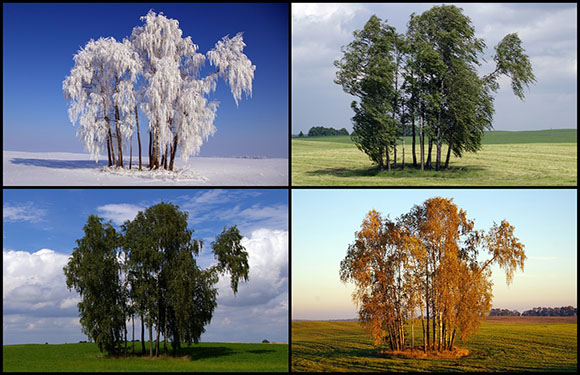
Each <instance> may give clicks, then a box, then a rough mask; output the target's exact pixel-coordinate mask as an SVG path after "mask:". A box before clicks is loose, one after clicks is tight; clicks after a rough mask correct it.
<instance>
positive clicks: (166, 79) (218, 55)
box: [63, 11, 256, 170]
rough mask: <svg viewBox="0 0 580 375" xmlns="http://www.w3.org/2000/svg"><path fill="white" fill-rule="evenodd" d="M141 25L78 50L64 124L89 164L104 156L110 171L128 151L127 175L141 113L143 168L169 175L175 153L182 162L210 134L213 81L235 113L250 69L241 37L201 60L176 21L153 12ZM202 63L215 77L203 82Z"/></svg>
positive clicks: (226, 40)
mask: <svg viewBox="0 0 580 375" xmlns="http://www.w3.org/2000/svg"><path fill="white" fill-rule="evenodd" d="M141 20H142V21H143V22H144V24H143V25H142V26H137V27H135V28H134V29H133V31H132V33H131V36H130V37H129V38H125V39H124V40H123V42H117V41H116V40H115V39H114V38H99V39H98V40H97V41H96V42H95V41H93V40H91V41H89V42H88V43H87V45H86V46H85V47H84V48H81V50H79V51H78V53H77V54H76V55H75V56H74V62H75V64H74V66H73V68H72V69H71V72H70V75H69V76H67V77H66V78H65V80H64V82H63V91H64V94H65V98H66V99H67V101H69V102H70V108H69V118H70V120H71V122H72V123H73V125H74V124H76V123H77V122H78V123H79V129H78V131H77V135H78V137H79V138H80V140H81V142H82V144H83V146H84V147H85V149H86V150H87V151H89V153H90V155H91V157H92V158H93V159H95V160H97V161H98V158H99V154H100V153H101V152H102V151H104V149H105V148H106V149H107V155H108V160H109V164H108V165H109V166H117V167H123V166H124V160H125V159H126V157H125V156H124V152H125V151H127V146H129V158H130V159H129V168H131V166H132V145H133V134H134V133H136V134H137V143H138V153H139V169H141V168H142V155H141V153H142V147H141V133H140V129H139V109H140V110H141V112H142V113H143V114H145V116H146V117H147V119H148V135H149V146H148V160H149V168H150V169H158V168H163V169H167V170H173V169H174V161H175V157H176V155H177V153H178V149H179V153H180V156H181V158H182V160H184V161H187V159H188V158H189V157H190V156H192V155H196V154H198V153H199V151H200V148H201V145H202V144H203V142H204V141H206V140H207V139H208V137H209V136H211V135H213V134H214V133H215V130H216V129H215V126H214V124H213V123H214V120H215V116H216V112H217V108H218V103H217V102H216V101H211V100H209V99H208V96H209V95H210V94H211V93H212V92H213V91H215V90H216V87H217V81H218V79H219V78H222V79H223V80H224V81H225V83H226V84H227V85H228V86H229V87H230V90H231V93H232V96H233V99H234V101H235V103H236V106H237V105H239V101H240V100H241V98H242V94H245V96H246V97H248V96H251V94H252V82H253V79H254V71H255V69H256V66H255V65H252V62H251V61H250V59H249V58H248V57H247V56H246V55H245V54H244V53H243V50H244V47H245V46H246V44H245V43H244V41H243V35H242V33H238V34H237V35H236V36H234V37H233V38H230V37H229V36H225V37H223V38H222V39H221V40H219V41H218V42H217V43H216V45H215V47H214V48H213V49H212V50H210V51H208V52H207V54H206V55H204V54H201V53H199V52H198V49H199V47H198V46H197V45H195V44H194V43H193V42H192V40H191V37H189V36H188V37H183V33H182V31H181V29H180V28H179V22H178V21H177V20H174V19H170V18H167V17H165V16H164V15H163V14H162V13H159V14H156V13H155V12H153V11H149V13H147V15H145V16H143V17H141ZM206 60H208V61H209V63H210V65H212V66H214V67H215V69H216V71H215V72H213V73H210V74H209V75H207V76H205V77H201V76H200V74H201V69H202V68H203V66H204V65H205V62H206Z"/></svg>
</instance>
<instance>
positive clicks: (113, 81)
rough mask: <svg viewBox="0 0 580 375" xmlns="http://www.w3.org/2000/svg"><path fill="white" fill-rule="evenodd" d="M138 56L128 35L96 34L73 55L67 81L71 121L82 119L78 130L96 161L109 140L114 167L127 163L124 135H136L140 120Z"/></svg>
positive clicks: (64, 84) (110, 157) (110, 161)
mask: <svg viewBox="0 0 580 375" xmlns="http://www.w3.org/2000/svg"><path fill="white" fill-rule="evenodd" d="M137 57H138V56H137V55H136V53H135V52H134V51H133V49H132V46H131V44H130V43H129V42H128V41H126V40H125V41H123V42H122V43H121V42H117V41H116V40H115V39H114V38H112V37H111V38H99V39H98V40H97V41H94V40H92V39H91V40H90V41H89V42H88V43H87V45H86V46H85V47H84V48H82V49H81V50H79V52H78V53H77V54H76V55H75V56H74V61H75V65H74V67H73V68H72V69H71V72H70V75H69V76H68V77H66V79H65V80H64V82H63V91H64V94H65V98H66V99H67V100H69V101H70V102H71V106H70V108H69V117H70V120H71V122H72V123H73V124H75V123H76V122H77V121H78V122H79V129H78V131H77V135H78V136H79V138H80V139H81V141H82V142H83V145H84V147H85V149H87V150H88V151H89V152H90V153H91V157H93V158H94V159H95V160H98V157H99V153H100V151H102V150H103V148H104V144H105V143H106V145H107V154H108V158H109V166H111V165H114V164H116V165H118V166H123V139H126V138H129V137H131V136H132V134H133V129H134V127H135V126H136V122H137V121H138V119H137V116H136V113H135V106H136V102H137V100H136V97H135V88H134V84H135V82H136V80H137V77H138V74H139V73H140V71H141V62H140V60H139V59H138V58H137ZM115 147H116V149H117V153H116V155H117V157H116V156H115Z"/></svg>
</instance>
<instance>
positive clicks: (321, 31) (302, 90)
mask: <svg viewBox="0 0 580 375" xmlns="http://www.w3.org/2000/svg"><path fill="white" fill-rule="evenodd" d="M433 5H437V3H388V4H378V3H372V4H361V3H354V4H348V3H340V4H329V3H319V4H307V3H299V4H293V5H292V134H298V133H299V132H300V131H303V132H304V133H306V132H307V131H308V130H309V129H310V128H311V127H312V126H319V125H322V126H332V127H334V128H337V129H340V128H342V127H345V128H347V129H348V130H349V131H351V130H352V124H351V121H350V119H351V118H352V116H353V113H352V110H351V108H350V103H351V102H352V100H353V99H354V97H352V96H350V95H348V94H346V93H344V92H343V91H342V88H341V87H340V86H339V85H337V84H335V83H333V80H334V78H335V74H336V69H335V68H334V66H333V61H334V60H337V59H339V58H340V57H341V55H342V54H341V51H340V49H341V46H345V45H347V44H348V43H350V42H351V41H352V40H353V36H352V33H353V31H354V30H360V29H362V27H363V26H364V24H365V23H366V21H367V20H368V19H369V17H370V16H371V15H372V14H376V15H377V16H378V17H379V18H381V19H383V20H388V23H389V24H390V25H392V26H395V27H396V28H397V31H398V32H401V33H402V32H405V31H406V29H407V27H406V25H407V22H408V20H409V15H410V14H411V13H412V12H415V13H417V14H420V13H422V12H424V11H425V10H428V9H430V8H431V7H432V6H433ZM455 5H457V6H459V7H461V8H463V11H464V14H465V15H467V16H468V17H469V18H471V20H472V22H473V25H474V26H475V30H476V34H477V36H478V37H479V38H483V39H484V40H485V42H486V44H487V50H486V53H485V55H484V58H486V60H487V63H484V64H482V66H481V67H480V69H479V72H480V75H483V74H487V73H490V72H492V71H493V59H492V56H493V52H494V50H493V47H494V46H495V45H496V44H497V43H498V42H499V41H500V40H501V38H502V37H503V36H505V35H506V34H508V33H514V32H517V33H518V35H519V36H520V38H521V39H522V41H523V44H524V48H525V49H526V51H527V53H528V55H529V56H530V59H531V62H532V66H533V69H534V74H535V76H536V79H537V83H536V84H535V85H533V86H531V87H530V90H529V91H528V92H526V99H525V101H523V102H522V101H520V100H519V99H518V98H517V97H516V96H515V95H513V93H512V91H511V88H510V84H509V80H507V79H502V80H501V81H500V85H501V89H500V90H499V91H498V93H497V94H496V97H495V98H496V100H495V109H496V113H495V117H494V128H495V129H496V130H539V129H561V128H576V122H577V107H576V101H577V94H576V90H577V26H576V24H577V4H571V3H568V4H555V3H531V4H521V3H517V4H505V3H494V4H488V3H479V4H478V3H458V4H455Z"/></svg>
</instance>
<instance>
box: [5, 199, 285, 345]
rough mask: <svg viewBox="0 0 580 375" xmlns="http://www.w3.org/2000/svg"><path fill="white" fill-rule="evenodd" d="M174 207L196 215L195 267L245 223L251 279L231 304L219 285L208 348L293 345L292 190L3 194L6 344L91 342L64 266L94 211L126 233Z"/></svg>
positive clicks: (225, 284) (192, 218)
mask: <svg viewBox="0 0 580 375" xmlns="http://www.w3.org/2000/svg"><path fill="white" fill-rule="evenodd" d="M161 201H165V202H171V203H174V204H177V205H178V206H180V208H181V209H182V210H184V211H186V212H188V213H189V227H190V228H193V229H194V231H195V232H194V237H195V238H197V239H202V240H204V243H205V245H206V249H205V251H202V253H201V255H200V257H199V258H198V263H199V264H200V265H201V266H202V267H207V266H209V265H211V264H213V262H214V258H213V255H212V254H211V249H210V247H209V245H210V243H211V242H212V241H213V240H214V239H215V236H216V235H217V234H219V233H220V232H221V231H222V230H223V228H224V226H231V225H238V227H239V228H240V232H241V234H242V235H243V236H244V237H245V238H244V240H243V245H244V246H245V247H246V249H247V250H248V253H249V256H250V259H249V263H250V281H249V282H247V283H244V284H242V285H241V286H240V289H239V293H238V294H237V295H236V296H235V297H234V296H233V294H232V292H231V290H230V289H229V280H228V279H227V278H223V279H221V280H220V282H219V283H218V288H219V290H220V294H219V297H218V308H217V309H216V311H215V313H214V317H213V320H212V323H211V324H210V325H209V326H208V327H207V331H206V333H205V334H204V335H202V341H221V342H224V341H227V342H236V341H238V342H261V341H262V340H263V339H268V340H270V341H277V342H287V341H288V338H287V334H288V190H285V189H259V190H252V189H240V190H221V189H211V190H200V189H70V190H64V189H8V190H4V197H3V322H4V324H3V340H4V344H17V343H44V342H49V343H64V342H77V341H79V340H85V339H86V337H85V336H84V335H83V334H82V333H81V331H80V325H79V324H78V311H77V308H76V303H77V302H78V297H77V296H76V294H75V293H72V292H69V291H67V289H66V285H65V279H64V275H63V273H62V267H63V266H64V265H65V264H66V262H67V259H68V256H69V255H70V254H71V253H72V251H73V249H74V247H75V245H76V243H75V241H76V240H77V239H79V238H81V237H82V236H83V231H82V227H83V225H84V224H85V223H86V220H87V217H88V215H90V214H97V215H99V216H101V217H103V218H105V219H106V220H110V221H111V222H112V223H113V225H115V226H117V227H118V226H119V225H120V224H121V223H123V222H124V221H125V220H128V219H132V218H133V217H134V216H135V215H136V213H137V212H138V211H139V210H142V209H144V208H146V207H149V206H151V205H154V204H156V203H159V202H161Z"/></svg>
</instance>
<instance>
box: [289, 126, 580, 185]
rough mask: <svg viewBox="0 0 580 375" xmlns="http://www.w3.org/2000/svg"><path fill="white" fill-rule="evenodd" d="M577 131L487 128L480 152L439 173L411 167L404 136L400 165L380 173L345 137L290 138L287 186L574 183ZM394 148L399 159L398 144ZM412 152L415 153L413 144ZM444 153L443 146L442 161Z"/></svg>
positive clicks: (471, 154)
mask: <svg viewBox="0 0 580 375" xmlns="http://www.w3.org/2000/svg"><path fill="white" fill-rule="evenodd" d="M576 134H577V132H576V130H552V131H541V132H489V133H488V134H486V136H485V138H484V140H483V147H482V149H481V150H480V151H479V152H477V153H466V154H464V155H463V157H462V158H456V157H454V156H453V155H452V156H451V160H450V163H449V169H447V170H442V171H439V172H436V171H434V170H433V171H429V170H425V171H420V170H419V169H418V168H413V166H412V161H413V159H412V154H411V151H412V150H411V143H410V140H409V139H408V140H406V145H405V169H404V170H400V169H399V167H400V164H399V166H398V168H397V169H396V170H393V171H379V170H378V168H377V167H376V165H374V164H372V162H371V161H370V160H369V158H368V157H367V156H366V155H365V154H364V153H363V152H361V151H359V150H358V149H357V148H356V146H355V145H354V143H352V141H351V140H350V137H346V136H344V137H316V138H293V139H292V185H294V186H304V185H313V186H333V185H346V186H401V185H407V186H445V185H447V186H465V185H468V186H554V185H556V186H575V185H576V184H577V143H576ZM546 142H548V143H546ZM397 149H398V150H397V161H398V163H400V162H401V160H402V146H399V147H397ZM434 149H435V148H434ZM416 152H417V157H419V154H418V153H419V148H418V147H417V150H416ZM446 153H447V146H446V145H443V147H442V159H443V161H444V160H445V156H446ZM432 158H433V160H435V150H433V153H432ZM417 161H418V162H419V159H418V160H417Z"/></svg>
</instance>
